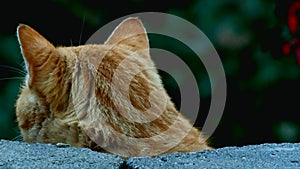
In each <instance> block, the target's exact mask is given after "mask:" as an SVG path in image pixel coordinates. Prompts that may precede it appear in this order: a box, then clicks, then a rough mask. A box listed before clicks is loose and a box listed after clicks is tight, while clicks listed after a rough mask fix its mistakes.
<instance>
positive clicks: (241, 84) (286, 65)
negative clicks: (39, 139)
mask: <svg viewBox="0 0 300 169" xmlns="http://www.w3.org/2000/svg"><path fill="white" fill-rule="evenodd" d="M5 2H6V3H5V4H2V5H1V7H0V8H2V9H1V10H0V16H1V26H0V139H11V140H13V139H15V138H16V137H17V136H18V135H19V130H18V128H17V124H16V117H15V110H14V109H15V107H14V104H15V101H16V99H17V96H18V93H19V91H20V90H19V88H20V86H21V84H22V79H23V77H24V73H22V72H20V71H18V70H17V69H19V70H23V66H22V65H23V61H22V56H21V54H20V48H19V45H18V42H17V38H16V28H17V26H18V24H19V23H25V24H28V25H30V26H31V27H33V28H34V29H36V30H37V31H38V32H40V33H41V34H42V35H44V36H45V37H46V38H47V39H48V40H49V41H51V42H52V43H53V44H55V45H62V46H70V45H74V46H76V45H78V44H84V43H85V41H86V40H87V39H88V38H89V37H90V36H91V35H92V34H93V33H94V32H95V31H96V30H98V29H99V28H101V26H103V25H105V24H106V23H108V22H110V21H112V20H115V19H117V18H119V17H122V16H125V15H128V14H132V13H136V12H166V13H169V14H174V15H177V16H180V17H182V18H184V19H186V20H188V21H189V22H191V23H193V24H195V25H196V26H197V27H198V28H199V29H200V30H202V31H203V32H204V33H205V34H206V36H207V37H208V38H209V39H210V40H211V42H212V43H213V45H214V46H215V48H216V50H217V51H218V53H219V55H220V58H221V60H222V63H223V66H224V69H225V73H226V78H227V102H226V107H225V111H224V114H223V117H222V120H221V122H220V124H219V126H218V128H217V129H216V131H215V133H214V134H213V136H212V137H211V138H210V139H211V142H212V145H213V146H214V147H223V146H231V145H237V146H240V145H246V144H259V143H265V142H299V141H300V118H299V114H298V113H300V111H299V110H300V109H298V108H299V105H300V103H299V100H300V99H299V97H300V90H299V89H298V87H300V81H299V77H300V67H299V65H298V64H297V63H298V62H297V58H298V57H299V56H298V55H300V52H299V51H300V50H298V49H300V48H299V41H298V38H299V33H298V30H299V29H298V28H299V27H298V25H297V22H296V23H294V25H296V28H297V31H296V32H295V31H294V32H292V31H291V30H290V27H289V26H290V25H289V24H288V23H289V21H290V20H289V19H290V18H291V16H289V11H290V10H291V7H292V6H293V5H294V6H295V3H297V1H292V0H288V1H272V0H244V1H240V0H224V1H212V0H190V1H179V0H172V1H171V0H165V1H158V0H152V1H145V0H123V1H104V2H101V1H96V0H85V1H79V0H72V1H71V0H44V1H36V2H34V1H30V2H26V1H14V0H10V1H5ZM296 5H297V4H296ZM293 18H294V21H295V18H296V21H299V12H295V16H293ZM149 37H150V42H151V46H152V47H159V48H164V49H168V50H170V51H172V52H174V53H176V54H177V55H179V56H180V57H182V59H183V60H184V61H185V62H186V63H187V64H188V65H189V66H190V68H191V69H192V71H193V73H194V75H195V76H196V77H197V78H196V79H197V81H198V85H199V90H200V93H201V108H200V112H201V113H199V117H198V121H197V123H196V124H195V125H196V126H197V127H199V128H201V126H202V125H203V123H204V121H205V118H206V116H205V112H207V111H208V109H209V106H210V94H211V91H210V86H211V84H210V83H209V79H208V76H207V72H206V71H205V68H204V67H203V66H202V67H201V66H199V64H195V63H194V62H195V56H193V55H194V54H193V52H191V51H190V49H189V48H188V47H186V46H184V45H182V44H181V43H180V42H178V41H176V40H174V39H171V38H168V37H163V36H158V35H151V34H150V35H149ZM284 46H285V47H284ZM283 48H284V50H283ZM198 62H199V60H198ZM200 64H201V62H200ZM161 74H162V75H163V80H164V84H165V86H166V87H167V89H168V92H169V93H170V95H171V97H172V98H173V100H174V102H175V103H176V105H177V106H178V107H180V101H179V100H180V95H179V91H178V85H180V84H176V83H175V82H174V79H173V78H172V77H170V76H169V75H168V73H166V72H161Z"/></svg>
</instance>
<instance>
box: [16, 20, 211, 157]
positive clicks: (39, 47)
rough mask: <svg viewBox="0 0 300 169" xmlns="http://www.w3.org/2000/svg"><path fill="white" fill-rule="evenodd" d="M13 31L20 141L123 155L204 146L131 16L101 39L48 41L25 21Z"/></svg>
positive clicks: (139, 25)
mask: <svg viewBox="0 0 300 169" xmlns="http://www.w3.org/2000/svg"><path fill="white" fill-rule="evenodd" d="M17 33H18V38H19V42H20V46H21V51H22V54H23V57H24V60H25V63H26V68H27V71H28V75H27V77H26V80H25V82H24V85H23V86H22V89H21V94H20V96H19V98H18V100H17V103H16V115H17V121H18V124H19V128H20V130H21V134H22V136H23V138H24V140H25V141H27V142H40V143H53V144H55V143H60V142H63V143H67V144H70V145H72V146H75V147H88V148H91V149H93V150H96V151H100V152H107V153H114V154H117V155H120V156H123V157H131V156H156V155H159V154H164V153H172V152H190V151H200V150H204V149H210V147H209V146H208V145H207V143H206V139H205V138H204V137H203V136H202V133H201V132H200V131H199V130H198V129H196V128H194V127H192V124H191V123H190V122H189V121H188V120H187V119H186V118H184V117H183V116H182V115H181V114H180V113H179V112H178V111H177V110H176V108H175V106H174V104H173V103H172V102H171V99H170V98H169V96H168V95H167V93H166V91H165V89H164V88H163V85H162V82H161V79H160V77H159V75H158V73H157V70H156V68H155V65H154V63H153V61H152V60H151V57H150V54H149V43H148V37H147V34H146V31H145V29H144V27H143V25H142V23H141V22H140V20H139V19H137V18H128V19H126V20H124V21H123V22H122V23H121V24H120V25H119V26H118V27H117V28H116V29H115V31H114V32H113V33H112V35H111V36H110V37H109V39H108V40H107V41H106V42H105V44H95V45H83V46H78V47H54V46H53V45H52V44H51V43H50V42H48V41H47V40H46V39H45V38H44V37H43V36H41V35H40V34H39V33H37V32H36V31H35V30H33V29H32V28H30V27H29V26H26V25H20V26H19V27H18V31H17ZM139 70H141V71H139ZM116 74H117V75H116ZM130 77H131V78H130ZM153 91H158V92H153ZM126 92H127V93H126ZM126 98H129V101H128V99H127V101H126ZM129 104H130V105H129ZM161 107H163V108H164V109H160V108H161Z"/></svg>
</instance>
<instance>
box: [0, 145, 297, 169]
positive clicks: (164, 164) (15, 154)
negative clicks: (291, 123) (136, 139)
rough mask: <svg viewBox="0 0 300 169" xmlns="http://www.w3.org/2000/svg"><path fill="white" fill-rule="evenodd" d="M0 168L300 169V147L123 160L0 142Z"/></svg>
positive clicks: (76, 150)
mask: <svg viewBox="0 0 300 169" xmlns="http://www.w3.org/2000/svg"><path fill="white" fill-rule="evenodd" d="M0 168H80V169H84V168H135V169H137V168H139V169H140V168H151V169H152V168H159V169H162V168H172V169H173V168H188V169H190V168H195V169H198V168H209V169H211V168H243V169H244V168H281V169H284V168H300V144H299V143H297V144H291V143H283V144H262V145H249V146H244V147H225V148H220V149H216V150H211V151H203V152H192V153H175V154H169V155H162V156H158V157H156V158H150V157H137V158H129V159H126V160H125V159H122V158H121V157H118V156H115V155H109V154H102V153H98V152H94V151H91V150H89V149H84V148H72V147H64V146H54V145H48V144H28V143H24V142H15V141H6V140H0Z"/></svg>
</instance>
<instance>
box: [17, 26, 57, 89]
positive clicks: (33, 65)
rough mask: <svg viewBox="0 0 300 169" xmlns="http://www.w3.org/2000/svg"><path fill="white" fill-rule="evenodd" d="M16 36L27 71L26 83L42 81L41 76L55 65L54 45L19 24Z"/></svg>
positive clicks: (32, 30)
mask: <svg viewBox="0 0 300 169" xmlns="http://www.w3.org/2000/svg"><path fill="white" fill-rule="evenodd" d="M17 36H18V40H19V43H20V46H21V52H22V55H23V58H24V60H25V63H26V69H27V71H28V76H29V77H28V78H27V83H28V85H29V86H32V84H33V83H35V82H39V81H43V80H44V79H42V78H41V76H44V77H47V76H48V75H49V73H50V72H51V71H52V69H53V67H54V66H55V63H56V62H55V60H57V56H56V50H55V47H54V46H53V45H52V44H51V43H50V42H49V41H48V40H47V39H46V38H44V37H43V36H42V35H40V34H39V33H38V32H37V31H35V30H34V29H32V28H31V27H29V26H27V25H24V24H20V25H19V26H18V28H17Z"/></svg>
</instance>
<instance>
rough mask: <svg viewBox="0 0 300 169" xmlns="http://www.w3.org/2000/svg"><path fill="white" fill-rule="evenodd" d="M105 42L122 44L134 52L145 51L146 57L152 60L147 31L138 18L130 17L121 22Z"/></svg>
mask: <svg viewBox="0 0 300 169" xmlns="http://www.w3.org/2000/svg"><path fill="white" fill-rule="evenodd" d="M105 44H107V45H118V46H122V47H125V48H127V49H129V50H131V51H133V52H143V54H144V57H145V59H146V60H149V61H150V60H151V59H150V54H149V40H148V36H147V32H146V30H145V28H144V26H143V24H142V22H141V21H140V20H139V19H138V18H135V17H130V18H127V19H125V20H124V21H123V22H121V23H120V24H119V25H118V26H117V27H116V28H115V30H114V31H113V33H112V34H111V35H110V37H109V38H108V39H107V41H106V42H105ZM151 62H152V61H151Z"/></svg>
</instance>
